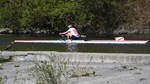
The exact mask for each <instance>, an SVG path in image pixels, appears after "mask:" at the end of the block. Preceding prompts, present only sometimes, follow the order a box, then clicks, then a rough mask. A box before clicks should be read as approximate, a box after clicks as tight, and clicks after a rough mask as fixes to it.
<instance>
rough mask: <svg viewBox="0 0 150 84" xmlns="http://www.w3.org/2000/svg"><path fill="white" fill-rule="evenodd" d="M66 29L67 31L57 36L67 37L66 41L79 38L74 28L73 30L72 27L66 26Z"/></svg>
mask: <svg viewBox="0 0 150 84" xmlns="http://www.w3.org/2000/svg"><path fill="white" fill-rule="evenodd" d="M67 27H68V28H69V29H68V30H67V31H65V32H62V33H59V35H65V36H67V39H74V40H77V39H79V38H80V34H79V33H78V31H77V30H76V28H74V27H73V26H72V25H68V26H67Z"/></svg>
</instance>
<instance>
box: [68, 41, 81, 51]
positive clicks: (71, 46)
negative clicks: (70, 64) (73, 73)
mask: <svg viewBox="0 0 150 84" xmlns="http://www.w3.org/2000/svg"><path fill="white" fill-rule="evenodd" d="M66 45H67V48H68V50H69V51H71V52H77V46H78V44H75V43H67V44H66Z"/></svg>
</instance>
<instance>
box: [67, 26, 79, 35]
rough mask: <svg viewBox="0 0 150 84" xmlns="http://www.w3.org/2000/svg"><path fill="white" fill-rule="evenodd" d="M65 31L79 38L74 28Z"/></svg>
mask: <svg viewBox="0 0 150 84" xmlns="http://www.w3.org/2000/svg"><path fill="white" fill-rule="evenodd" d="M67 31H68V32H70V33H71V34H72V35H73V36H75V37H79V36H80V35H79V33H78V32H77V30H76V29H75V28H73V27H72V28H69V29H68V30H67Z"/></svg>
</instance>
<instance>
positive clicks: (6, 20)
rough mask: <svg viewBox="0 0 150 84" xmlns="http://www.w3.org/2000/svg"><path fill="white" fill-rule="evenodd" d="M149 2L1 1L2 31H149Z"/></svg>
mask: <svg viewBox="0 0 150 84" xmlns="http://www.w3.org/2000/svg"><path fill="white" fill-rule="evenodd" d="M149 4H150V0H0V28H10V29H12V30H13V32H14V33H18V32H21V31H26V32H29V33H34V32H37V31H39V32H45V33H48V34H52V33H54V34H55V33H58V32H60V31H64V30H66V26H67V25H69V24H72V25H74V26H75V27H77V29H78V30H79V31H80V32H84V33H97V34H100V33H112V32H113V31H114V30H116V29H118V28H124V29H130V30H132V29H139V30H141V29H149V27H150V6H149Z"/></svg>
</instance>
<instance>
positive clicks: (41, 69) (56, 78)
mask: <svg viewBox="0 0 150 84" xmlns="http://www.w3.org/2000/svg"><path fill="white" fill-rule="evenodd" d="M49 59H50V61H49V62H48V61H44V62H40V63H36V64H35V67H34V70H35V71H36V76H38V80H37V84H67V80H68V77H67V76H68V74H69V73H68V72H67V68H66V63H61V62H60V61H58V60H59V59H58V58H57V57H49Z"/></svg>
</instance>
